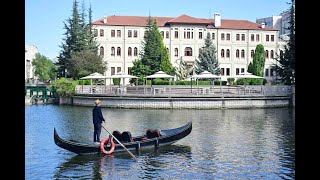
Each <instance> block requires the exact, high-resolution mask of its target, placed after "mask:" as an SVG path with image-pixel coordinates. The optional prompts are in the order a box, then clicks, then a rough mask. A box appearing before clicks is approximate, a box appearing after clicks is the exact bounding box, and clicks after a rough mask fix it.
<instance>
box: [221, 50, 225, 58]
mask: <svg viewBox="0 0 320 180" xmlns="http://www.w3.org/2000/svg"><path fill="white" fill-rule="evenodd" d="M221 57H222V58H224V49H221Z"/></svg>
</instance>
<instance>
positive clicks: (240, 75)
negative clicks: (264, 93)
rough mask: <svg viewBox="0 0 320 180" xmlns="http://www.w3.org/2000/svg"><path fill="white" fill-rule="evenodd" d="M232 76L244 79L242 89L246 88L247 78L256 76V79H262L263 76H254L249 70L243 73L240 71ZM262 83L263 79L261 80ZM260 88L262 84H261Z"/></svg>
mask: <svg viewBox="0 0 320 180" xmlns="http://www.w3.org/2000/svg"><path fill="white" fill-rule="evenodd" d="M233 77H234V78H238V79H245V81H244V89H246V84H247V83H246V81H247V79H248V78H256V79H263V77H261V76H256V75H253V74H252V73H249V72H245V73H240V74H239V75H236V76H233ZM262 83H263V81H262ZM261 90H262V84H261ZM244 94H246V91H244Z"/></svg>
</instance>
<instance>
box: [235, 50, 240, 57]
mask: <svg viewBox="0 0 320 180" xmlns="http://www.w3.org/2000/svg"><path fill="white" fill-rule="evenodd" d="M239 57H240V51H239V49H237V50H236V58H239Z"/></svg>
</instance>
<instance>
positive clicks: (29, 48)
mask: <svg viewBox="0 0 320 180" xmlns="http://www.w3.org/2000/svg"><path fill="white" fill-rule="evenodd" d="M36 53H38V48H37V47H36V46H34V45H27V44H26V45H25V62H24V63H25V64H24V66H25V68H24V71H25V76H24V79H25V80H27V79H31V78H34V67H33V66H32V61H33V59H34V58H35V56H36Z"/></svg>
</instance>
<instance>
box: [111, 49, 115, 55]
mask: <svg viewBox="0 0 320 180" xmlns="http://www.w3.org/2000/svg"><path fill="white" fill-rule="evenodd" d="M114 55H115V51H114V47H111V56H114Z"/></svg>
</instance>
